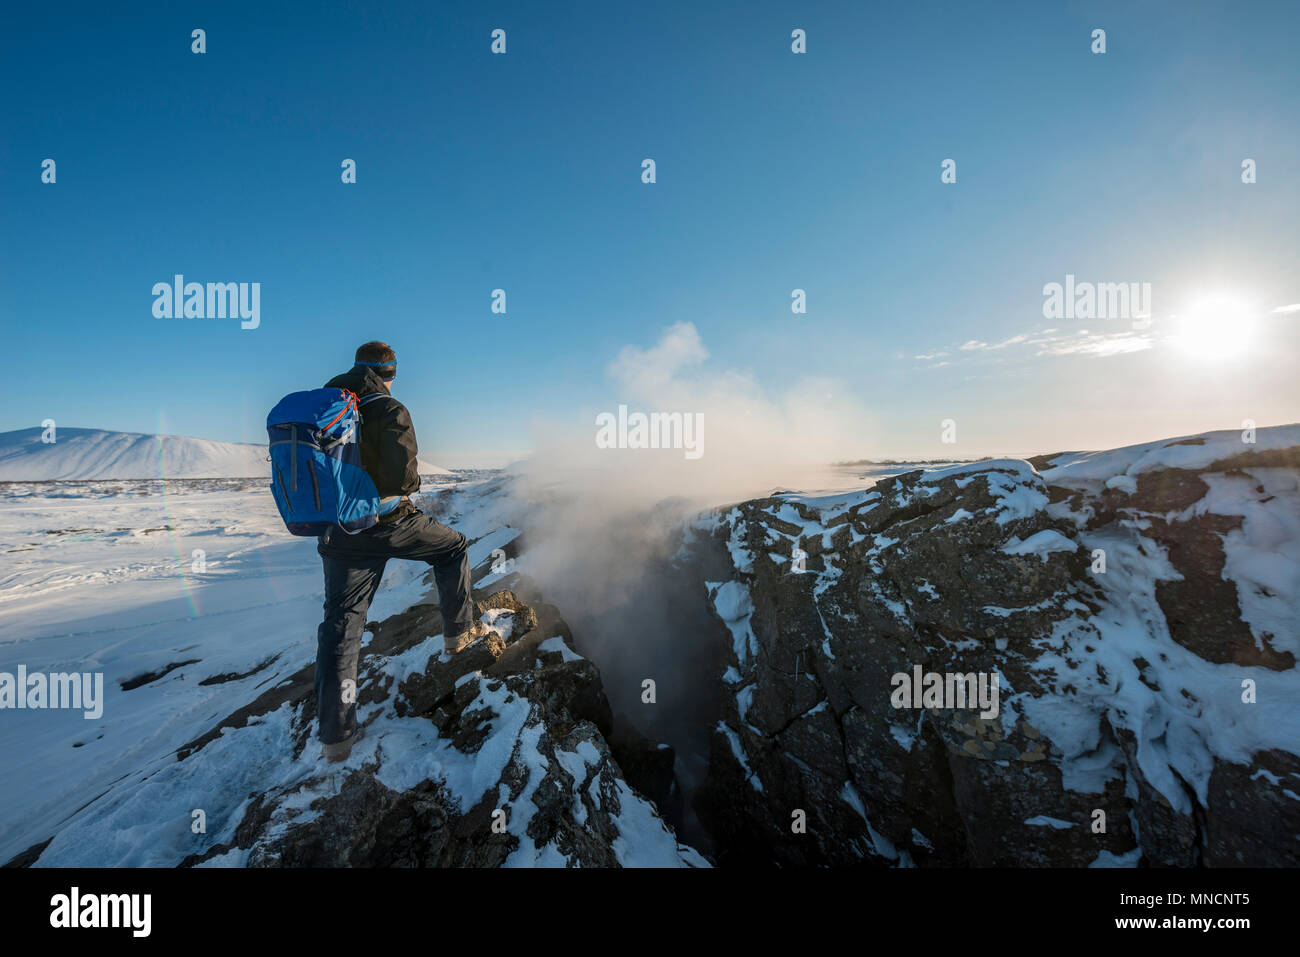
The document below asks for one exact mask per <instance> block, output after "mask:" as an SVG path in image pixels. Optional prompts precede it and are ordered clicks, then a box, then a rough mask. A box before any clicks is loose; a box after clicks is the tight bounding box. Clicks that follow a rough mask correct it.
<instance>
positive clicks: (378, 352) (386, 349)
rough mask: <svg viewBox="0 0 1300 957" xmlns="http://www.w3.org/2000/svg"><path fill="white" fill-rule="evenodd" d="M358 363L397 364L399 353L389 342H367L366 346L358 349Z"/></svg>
mask: <svg viewBox="0 0 1300 957" xmlns="http://www.w3.org/2000/svg"><path fill="white" fill-rule="evenodd" d="M355 361H357V362H384V363H388V362H396V361H397V353H395V352H394V351H393V350H392V348H391V347H390V346H389V345H388V343H387V342H380V341H379V340H378V339H376V340H374V341H373V342H367V343H366V344H365V345H361V346H358V347H357V355H356V360H355Z"/></svg>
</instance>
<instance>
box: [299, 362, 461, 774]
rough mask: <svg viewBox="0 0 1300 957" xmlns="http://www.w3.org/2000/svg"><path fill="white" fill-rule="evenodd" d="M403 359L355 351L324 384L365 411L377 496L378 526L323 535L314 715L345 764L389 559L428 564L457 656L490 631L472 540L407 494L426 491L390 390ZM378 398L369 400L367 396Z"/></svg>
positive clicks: (368, 462)
mask: <svg viewBox="0 0 1300 957" xmlns="http://www.w3.org/2000/svg"><path fill="white" fill-rule="evenodd" d="M396 378H397V355H396V354H395V353H394V352H393V350H392V349H391V348H389V346H388V344H387V343H384V342H367V343H366V344H365V345H363V346H361V348H359V349H357V354H356V364H355V365H354V366H353V367H352V368H351V369H350V370H349V371H347V372H345V373H343V374H342V375H337V376H335V377H334V378H333V379H330V381H329V382H326V383H325V387H326V388H327V389H328V388H334V389H347V390H349V391H350V392H354V393H356V395H357V397H358V398H359V399H361V400H363V402H362V405H361V419H362V422H361V435H360V437H359V444H360V446H361V464H362V466H363V467H364V468H365V470H366V471H367V472H368V473H369V474H370V477H371V478H372V479H374V482H375V487H376V488H377V489H378V490H379V495H380V503H379V510H380V514H379V522H378V524H376V525H375V526H374V527H372V528H368V529H366V530H365V531H363V532H358V533H357V534H355V535H349V534H347V533H346V532H344V531H343V530H342V529H340V528H332V529H330V530H329V531H327V532H326V533H325V534H324V535H321V536H320V538H319V539H318V544H317V546H316V550H317V551H318V552H319V553H320V556H321V558H322V560H323V561H324V564H325V620H324V621H323V622H322V623H321V626H320V629H319V631H318V632H317V635H316V709H317V715H318V717H319V722H320V738H321V742H322V744H323V746H324V752H325V756H326V757H327V758H328V759H329V760H330V761H342V760H344V759H345V758H347V757H348V755H349V754H351V753H352V745H353V744H355V743H356V742H357V740H358V739H360V737H361V735H362V734H363V732H364V729H363V728H360V727H358V725H357V706H356V698H357V659H358V657H359V656H360V653H361V635H362V633H363V632H364V630H365V625H366V610H367V609H368V608H369V607H370V602H371V601H372V600H373V599H374V597H375V592H376V591H377V590H378V588H379V580H380V578H381V577H382V576H383V574H384V565H385V564H387V562H388V559H390V558H406V559H410V560H412V561H422V562H428V563H429V564H430V565H432V566H433V574H434V578H435V580H436V581H437V584H438V602H439V604H440V605H441V606H442V620H443V632H444V634H445V635H446V647H447V650H448V651H449V652H451V653H452V654H455V653H456V652H458V651H460V650H461V649H462V648H463V647H464V646H465V645H467V644H469V643H470V642H471V641H473V640H474V639H475V638H479V637H482V636H483V635H484V634H486V632H487V628H486V626H485V625H484V624H483V623H482V622H478V621H474V611H473V608H474V600H473V598H472V597H471V593H470V592H471V586H470V576H469V558H468V556H467V552H466V548H467V542H466V540H465V536H464V535H462V534H460V532H457V531H455V530H454V529H451V528H448V527H447V526H446V525H440V524H439V523H437V522H435V521H433V519H431V518H428V517H427V516H425V515H424V514H423V513H422V512H421V511H420V510H419V509H417V508H416V507H415V506H414V505H413V504H411V500H410V498H409V496H410V495H411V494H412V493H413V492H415V491H417V490H418V489H419V488H420V471H419V465H418V462H417V459H416V455H417V452H418V449H417V446H416V442H415V428H414V427H413V426H412V425H411V416H410V413H408V412H407V411H406V407H405V406H403V405H402V403H400V402H398V401H397V400H396V399H394V398H393V397H392V395H391V394H390V392H391V389H392V385H393V380H394V379H396ZM376 394H378V395H379V396H380V397H379V398H375V399H370V401H364V400H365V399H366V397H367V396H371V395H376Z"/></svg>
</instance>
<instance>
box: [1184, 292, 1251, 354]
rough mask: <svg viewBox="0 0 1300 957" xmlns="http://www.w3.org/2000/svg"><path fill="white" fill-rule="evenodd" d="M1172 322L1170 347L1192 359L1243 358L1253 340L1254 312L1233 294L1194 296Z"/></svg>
mask: <svg viewBox="0 0 1300 957" xmlns="http://www.w3.org/2000/svg"><path fill="white" fill-rule="evenodd" d="M1173 318H1174V331H1173V335H1172V341H1173V343H1174V344H1175V345H1176V346H1177V347H1178V348H1179V349H1180V350H1181V351H1182V352H1183V353H1185V354H1186V355H1188V356H1189V357H1191V358H1194V359H1199V360H1203V361H1215V360H1223V359H1233V358H1236V357H1238V356H1240V355H1242V354H1244V353H1245V352H1246V351H1247V350H1248V349H1249V348H1250V345H1251V343H1252V341H1253V340H1254V333H1255V328H1254V327H1255V310H1254V309H1253V308H1252V307H1251V305H1250V303H1249V302H1248V301H1246V300H1245V299H1244V298H1242V297H1241V296H1239V295H1237V294H1235V293H1227V292H1212V293H1208V294H1205V295H1202V296H1198V297H1196V298H1195V299H1193V300H1192V301H1191V303H1190V304H1189V305H1188V307H1187V309H1186V310H1184V311H1183V312H1182V313H1180V314H1178V315H1176V316H1174V317H1173Z"/></svg>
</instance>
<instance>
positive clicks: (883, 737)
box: [678, 426, 1300, 866]
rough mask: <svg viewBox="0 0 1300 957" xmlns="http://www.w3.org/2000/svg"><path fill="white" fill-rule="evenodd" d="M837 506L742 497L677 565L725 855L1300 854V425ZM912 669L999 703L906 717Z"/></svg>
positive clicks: (1205, 859)
mask: <svg viewBox="0 0 1300 957" xmlns="http://www.w3.org/2000/svg"><path fill="white" fill-rule="evenodd" d="M845 501H846V500H845V498H844V496H842V495H841V496H837V497H835V498H834V499H825V500H819V499H811V498H807V497H803V496H799V495H794V494H782V495H779V496H777V497H774V498H770V499H763V500H759V501H752V502H747V503H744V504H742V505H739V506H734V507H731V508H729V509H727V510H725V511H723V512H719V513H716V514H712V515H709V516H705V517H704V518H702V519H701V520H699V521H698V522H696V523H695V525H694V527H693V529H692V534H691V535H690V536H688V541H689V542H690V544H689V545H688V546H687V547H686V548H685V549H684V551H683V552H682V553H680V554H679V556H678V562H679V564H682V565H685V566H686V567H690V566H691V564H692V563H698V564H699V566H700V567H701V569H703V568H705V567H707V568H708V569H709V574H707V575H706V574H704V573H703V572H701V574H700V578H701V581H700V583H699V588H700V591H701V596H702V600H703V601H707V602H710V603H711V605H712V607H713V611H714V614H715V615H716V620H717V622H718V627H717V629H716V634H715V636H714V641H715V642H716V644H717V646H718V647H719V649H720V654H722V655H723V661H722V665H721V666H720V667H719V668H718V673H717V676H716V677H717V689H718V694H719V696H720V701H721V702H722V703H721V711H720V713H719V715H718V721H717V730H716V732H715V734H714V736H713V743H712V747H711V752H710V764H709V772H708V778H707V780H706V781H705V784H704V786H703V787H702V789H701V791H700V792H699V795H698V797H697V800H696V809H697V810H698V812H699V814H700V817H701V819H702V820H703V822H704V823H705V825H706V826H707V827H708V828H709V831H710V833H711V835H712V836H713V838H714V839H715V840H717V842H718V844H719V848H718V850H719V853H720V854H721V857H720V860H726V859H727V858H728V857H731V858H735V859H740V860H751V859H757V860H766V861H772V860H775V861H778V862H781V863H784V864H788V865H801V864H803V865H806V864H847V863H856V862H862V863H871V864H883V865H892V866H909V865H912V864H918V865H927V864H928V865H1002V866H1032V865H1056V866H1092V865H1096V864H1097V862H1099V861H1110V862H1113V861H1122V862H1127V863H1128V864H1129V865H1130V866H1134V865H1136V864H1138V863H1145V864H1149V865H1176V866H1177V865H1181V866H1190V865H1209V866H1237V865H1266V866H1270V865H1271V866H1279V865H1286V866H1295V865H1296V864H1297V863H1300V709H1298V708H1297V707H1296V702H1297V701H1300V670H1297V667H1296V658H1297V656H1300V427H1296V426H1287V427H1279V428H1273V429H1260V430H1259V432H1258V436H1257V440H1256V441H1255V442H1254V443H1253V444H1243V442H1242V434H1241V433H1237V432H1231V433H1210V434H1207V435H1204V436H1191V437H1186V438H1181V439H1174V440H1168V441H1165V442H1155V443H1149V444H1146V445H1142V446H1134V447H1131V448H1127V449H1118V450H1114V451H1111V452H1102V453H1069V454H1064V455H1057V456H1049V457H1042V458H1037V459H1033V460H1030V461H1022V460H993V461H986V462H979V463H973V464H968V465H962V466H956V467H951V468H946V469H935V470H916V471H913V472H909V473H906V474H902V475H898V476H896V477H892V478H889V479H886V480H884V481H881V482H879V483H877V484H876V485H875V486H874V487H873V489H871V490H870V491H865V492H864V493H862V494H861V495H859V496H858V498H857V500H856V502H855V503H854V504H852V505H850V506H849V507H847V508H846V507H845ZM799 553H803V554H804V555H806V556H807V557H806V563H805V567H804V568H803V569H802V570H801V569H800V567H798V566H797V565H795V564H794V563H792V562H791V561H790V559H789V556H791V555H792V554H799ZM719 562H725V563H728V564H729V565H730V566H731V569H732V574H731V576H730V578H731V582H730V584H729V587H731V588H732V589H733V591H738V590H741V589H743V592H744V594H745V595H746V597H747V604H746V606H745V609H744V610H745V612H746V615H745V619H744V624H745V629H746V639H747V640H746V641H745V642H744V643H743V644H742V643H739V642H737V641H736V639H735V635H734V632H735V628H736V621H735V620H734V619H735V618H736V615H735V612H734V611H733V610H732V607H733V605H734V603H730V602H728V603H722V602H719V601H718V597H719V590H718V586H717V584H716V581H717V580H718V577H719V573H718V570H717V569H718V563H719ZM708 579H712V580H708ZM917 667H920V668H921V669H923V671H924V672H926V673H931V672H933V673H939V674H942V675H948V674H954V675H958V674H959V675H966V674H971V675H978V674H985V675H991V676H993V679H994V680H995V681H996V682H997V686H998V688H999V692H1000V700H999V708H998V713H997V714H996V716H989V717H981V714H980V710H979V708H978V707H971V708H963V707H953V706H952V704H951V702H948V701H937V700H936V702H934V703H932V706H929V707H921V708H916V709H911V708H900V707H897V706H896V705H897V702H896V701H895V700H894V698H893V694H892V692H893V690H894V687H895V684H894V676H895V675H898V674H904V675H911V674H912V673H913V671H914V669H915V668H917ZM934 705H937V706H934ZM755 781H759V782H761V783H762V788H761V790H760V789H759V788H757V787H756V786H753V784H754V782H755ZM799 812H802V813H803V814H804V815H806V819H807V821H806V833H803V832H797V831H796V830H795V829H792V820H797V817H798V814H799ZM1045 821H1046V822H1048V824H1049V826H1042V825H1043V822H1045ZM1098 866H1100V865H1098Z"/></svg>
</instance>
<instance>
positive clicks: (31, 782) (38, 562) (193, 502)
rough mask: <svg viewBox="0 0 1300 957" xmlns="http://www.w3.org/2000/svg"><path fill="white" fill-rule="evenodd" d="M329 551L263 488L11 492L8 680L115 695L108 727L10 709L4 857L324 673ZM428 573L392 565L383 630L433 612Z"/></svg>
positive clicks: (1, 746) (225, 484)
mask: <svg viewBox="0 0 1300 957" xmlns="http://www.w3.org/2000/svg"><path fill="white" fill-rule="evenodd" d="M315 547H316V540H315V539H314V538H296V537H293V536H291V535H289V534H288V533H287V532H286V531H285V530H284V526H283V524H282V523H281V521H280V518H279V515H278V514H277V513H276V510H275V505H274V503H273V501H272V499H271V496H270V495H269V494H267V491H266V487H265V483H264V482H263V481H260V480H257V481H252V480H249V481H240V480H225V481H209V482H167V483H162V482H99V483H87V484H79V483H78V484H65V483H30V484H28V483H14V484H9V485H3V486H0V555H3V563H2V564H0V672H7V673H9V674H15V673H16V672H17V669H18V667H19V666H20V665H22V666H25V667H26V669H27V671H28V673H33V672H44V673H51V672H75V673H84V672H102V673H103V676H104V677H103V682H104V698H105V703H104V709H103V715H102V716H101V717H100V718H98V719H97V720H87V719H86V718H85V717H84V715H83V712H82V711H74V710H54V709H44V710H32V709H15V710H8V709H7V710H6V711H5V712H4V713H3V716H2V718H3V720H0V757H2V758H3V760H4V763H5V767H6V770H7V773H6V776H5V782H4V786H3V789H0V861H4V860H8V859H10V858H11V857H12V856H13V855H14V854H16V853H18V852H20V851H22V850H23V849H25V848H26V847H28V846H30V845H31V844H33V843H35V842H38V841H43V840H45V839H46V838H48V837H49V836H50V835H51V834H52V833H54V832H55V831H56V830H58V829H59V827H60V826H61V824H62V823H63V822H64V821H65V820H67V819H68V817H69V816H70V815H72V814H73V812H75V811H76V810H77V809H78V808H79V807H81V806H82V805H83V804H85V803H86V801H87V800H89V799H91V798H93V797H95V796H96V795H98V794H100V793H102V792H104V791H106V790H108V789H109V788H111V787H112V786H113V785H114V784H115V783H116V782H119V781H122V780H124V779H126V778H128V777H130V776H135V777H137V778H142V777H147V776H149V775H151V774H154V773H156V772H158V771H159V770H161V769H162V768H164V767H167V766H169V765H172V764H174V763H175V758H174V756H173V755H174V752H175V751H176V750H177V749H178V748H180V747H181V746H182V745H184V744H186V743H188V742H190V741H192V740H193V739H194V738H196V737H198V736H199V735H201V734H203V733H204V732H206V731H207V730H208V729H210V728H211V727H212V726H213V725H214V724H215V723H216V722H217V721H218V720H219V719H221V718H223V717H225V716H226V715H228V714H230V713H231V712H233V711H235V710H236V709H238V708H239V707H241V706H243V705H245V704H247V703H248V702H249V701H251V700H252V699H253V698H255V697H256V696H257V695H258V694H260V693H261V692H262V691H263V690H265V689H266V688H269V687H271V686H273V685H274V684H276V683H277V682H279V681H282V680H283V679H285V678H287V677H289V676H290V675H292V674H293V673H295V672H296V671H298V670H299V669H301V668H302V667H304V666H305V665H308V664H310V663H311V662H312V661H314V660H315V654H316V625H317V623H318V622H319V621H320V616H321V602H322V600H323V582H322V576H321V568H320V559H319V558H318V556H317V555H316V552H315ZM471 557H472V558H473V559H474V560H476V561H477V560H479V559H480V556H479V555H478V554H477V549H476V550H475V551H473V552H472V553H471ZM424 571H425V567H424V566H423V565H419V566H417V565H416V564H414V563H410V562H393V563H391V564H390V565H389V567H388V570H387V571H386V573H385V575H384V583H383V586H382V587H381V590H380V592H379V594H378V596H377V597H376V600H375V603H374V605H373V606H372V608H371V612H370V617H371V619H372V620H379V619H382V618H384V617H386V616H388V615H391V614H394V613H396V612H398V611H401V610H403V609H405V608H407V607H409V606H410V605H411V604H412V603H414V602H415V601H416V600H418V599H420V598H421V597H422V596H423V595H424V594H425V592H426V588H425V586H424V585H422V584H421V583H420V581H419V576H421V575H422V574H423V572H424ZM168 668H170V669H171V670H170V671H168V672H167V674H166V675H164V676H163V677H161V678H159V679H158V680H155V681H150V682H148V683H146V684H142V685H141V686H139V687H135V688H132V689H131V690H123V688H122V684H123V683H128V684H129V683H130V682H131V679H133V678H139V677H141V676H144V675H147V674H149V673H156V672H158V671H162V670H165V669H168ZM259 669H260V670H259ZM248 672H255V673H253V674H251V675H249V676H248V677H246V678H242V679H241V678H235V679H231V680H224V681H222V682H220V683H214V684H206V685H205V684H202V682H203V681H204V680H205V679H211V678H215V677H218V676H229V675H241V674H245V673H248ZM195 806H199V805H195ZM100 863H107V862H100ZM122 863H130V861H125V862H122Z"/></svg>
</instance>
